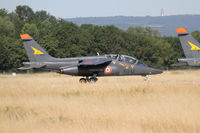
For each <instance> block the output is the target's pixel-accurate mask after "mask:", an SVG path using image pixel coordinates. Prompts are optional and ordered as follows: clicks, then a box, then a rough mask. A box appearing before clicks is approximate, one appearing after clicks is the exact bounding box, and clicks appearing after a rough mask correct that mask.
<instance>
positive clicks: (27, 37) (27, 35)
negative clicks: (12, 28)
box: [20, 34, 32, 39]
mask: <svg viewBox="0 0 200 133" xmlns="http://www.w3.org/2000/svg"><path fill="white" fill-rule="evenodd" d="M20 37H21V39H32V38H31V36H29V34H22V35H20Z"/></svg>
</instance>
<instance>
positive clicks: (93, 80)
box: [79, 76, 98, 83]
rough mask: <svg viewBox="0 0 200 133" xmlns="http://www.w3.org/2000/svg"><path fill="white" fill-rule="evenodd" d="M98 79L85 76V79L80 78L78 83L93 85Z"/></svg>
mask: <svg viewBox="0 0 200 133" xmlns="http://www.w3.org/2000/svg"><path fill="white" fill-rule="evenodd" d="M97 80H98V78H96V76H92V77H90V78H89V77H88V76H86V78H81V79H80V80H79V82H80V83H95V82H97Z"/></svg>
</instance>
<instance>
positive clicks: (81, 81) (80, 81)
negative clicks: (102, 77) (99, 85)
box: [79, 78, 87, 83]
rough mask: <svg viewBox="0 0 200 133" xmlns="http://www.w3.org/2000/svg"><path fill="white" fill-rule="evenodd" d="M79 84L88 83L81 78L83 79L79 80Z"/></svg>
mask: <svg viewBox="0 0 200 133" xmlns="http://www.w3.org/2000/svg"><path fill="white" fill-rule="evenodd" d="M79 83H87V80H86V79H85V78H81V79H80V80H79Z"/></svg>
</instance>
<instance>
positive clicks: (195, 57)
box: [176, 28, 200, 66]
mask: <svg viewBox="0 0 200 133" xmlns="http://www.w3.org/2000/svg"><path fill="white" fill-rule="evenodd" d="M176 32H177V33H178V37H179V40H180V42H181V46H182V48H183V51H184V54H185V56H186V58H184V59H178V61H179V62H183V63H187V64H188V65H189V66H200V43H199V42H198V41H197V40H196V39H194V38H193V37H192V35H191V34H189V33H188V31H187V30H186V29H185V28H178V29H176Z"/></svg>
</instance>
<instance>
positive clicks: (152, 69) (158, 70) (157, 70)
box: [149, 68, 163, 74]
mask: <svg viewBox="0 0 200 133" xmlns="http://www.w3.org/2000/svg"><path fill="white" fill-rule="evenodd" d="M160 73H163V70H161V69H157V68H150V72H149V74H160Z"/></svg>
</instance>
